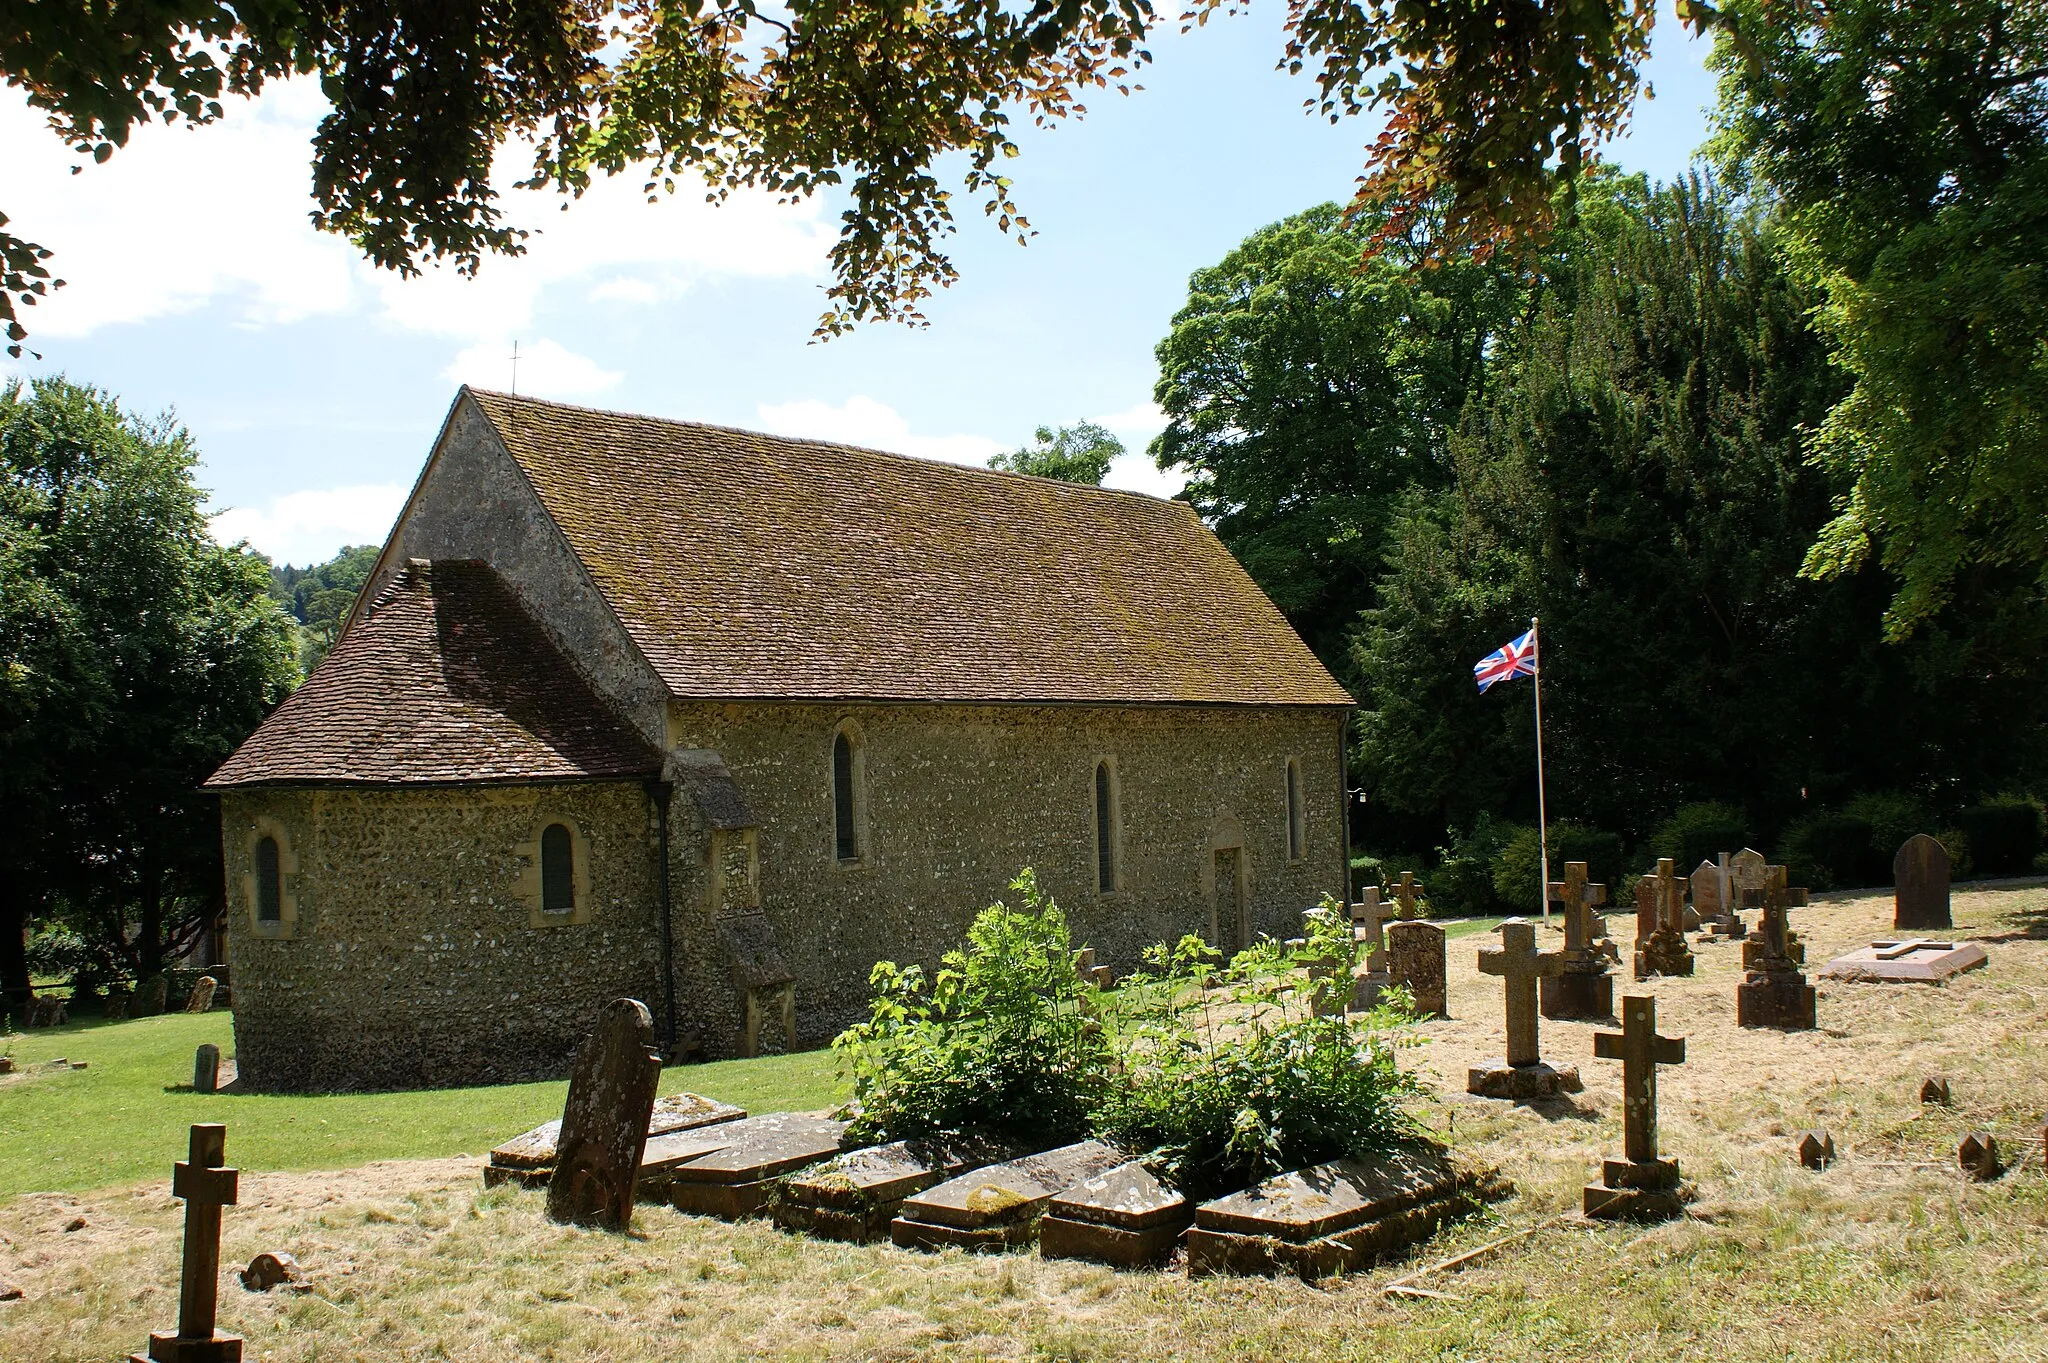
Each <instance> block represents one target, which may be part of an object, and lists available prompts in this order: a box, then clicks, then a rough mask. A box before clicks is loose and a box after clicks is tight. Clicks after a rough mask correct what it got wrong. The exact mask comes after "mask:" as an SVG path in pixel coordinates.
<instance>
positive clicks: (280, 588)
mask: <svg viewBox="0 0 2048 1363" xmlns="http://www.w3.org/2000/svg"><path fill="white" fill-rule="evenodd" d="M381 552H383V551H382V549H381V548H380V547H379V546H377V545H374V544H356V545H349V546H346V547H344V548H343V549H341V550H340V551H339V552H338V553H336V554H335V556H334V557H333V558H331V559H328V560H327V561H326V562H325V563H315V564H313V565H311V566H310V567H306V568H295V567H293V566H292V565H290V564H288V563H285V564H277V565H275V566H273V567H272V568H271V570H270V595H271V599H273V600H275V601H276V602H277V603H278V604H279V605H280V606H282V607H284V609H285V612H286V613H287V614H289V615H290V616H291V617H292V619H293V620H295V621H297V622H298V630H297V634H298V659H299V671H300V672H302V673H304V674H307V675H311V673H312V671H313V669H314V668H316V667H318V666H319V665H320V660H321V659H323V658H325V657H326V656H327V650H329V649H331V648H333V647H334V641H335V639H336V637H337V636H339V635H340V633H341V627H342V625H343V624H344V623H346V622H347V620H348V614H349V612H350V611H352V610H354V609H355V604H356V597H357V596H358V595H359V594H360V593H361V592H362V590H363V584H364V583H366V582H368V581H369V580H370V573H371V572H372V571H373V570H374V569H375V568H376V566H377V555H378V554H379V553H381Z"/></svg>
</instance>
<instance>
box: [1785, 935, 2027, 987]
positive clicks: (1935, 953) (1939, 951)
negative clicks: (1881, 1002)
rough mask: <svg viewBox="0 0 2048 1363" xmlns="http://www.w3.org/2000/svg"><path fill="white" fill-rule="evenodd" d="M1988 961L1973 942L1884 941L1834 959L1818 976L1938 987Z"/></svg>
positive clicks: (1986, 963) (1980, 966) (1918, 939)
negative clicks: (1945, 981)
mask: <svg viewBox="0 0 2048 1363" xmlns="http://www.w3.org/2000/svg"><path fill="white" fill-rule="evenodd" d="M1990 961H1991V957H1990V956H1989V955H1987V954H1986V953H1985V951H1984V948H1983V947H1981V946H1978V945H1977V944H1976V943H1975V942H1946V941H1934V940H1932V939H1930V938H1926V937H1908V938H1906V939H1905V940H1903V941H1895V940H1891V939H1886V940H1884V941H1877V942H1872V943H1871V944H1870V945H1869V946H1867V947H1858V948H1857V949H1856V950H1854V951H1852V952H1850V953H1849V954H1848V955H1846V956H1837V957H1835V959H1834V960H1832V961H1829V962H1828V963H1827V964H1826V965H1824V966H1822V967H1821V972H1820V973H1821V974H1822V976H1824V977H1825V978H1827V979H1831V980H1861V981H1863V982H1865V983H1882V984H1940V983H1942V982H1943V981H1944V980H1947V979H1948V978H1950V977H1951V976H1954V975H1960V974H1962V973H1963V972H1964V971H1966V970H1979V969H1982V968H1983V967H1984V966H1986V965H1988V964H1990Z"/></svg>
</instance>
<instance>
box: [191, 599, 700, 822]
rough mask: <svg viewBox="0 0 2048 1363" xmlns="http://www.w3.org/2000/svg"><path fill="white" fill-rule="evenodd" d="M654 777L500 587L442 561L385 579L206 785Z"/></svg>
mask: <svg viewBox="0 0 2048 1363" xmlns="http://www.w3.org/2000/svg"><path fill="white" fill-rule="evenodd" d="M660 765H661V762H660V758H659V756H658V755H657V754H656V753H655V752H654V751H653V749H652V748H650V747H649V746H648V745H647V744H646V743H644V742H643V741H642V740H641V739H640V737H639V736H638V735H637V734H635V733H634V732H633V731H632V730H631V729H629V728H627V726H626V725H625V724H624V722H623V721H621V720H619V719H618V718H616V717H615V716H614V715H613V713H612V711H611V710H610V709H608V708H607V707H606V706H605V705H604V703H603V702H602V701H600V700H599V699H598V698H597V696H596V695H595V694H593V693H592V691H591V689H590V687H589V685H588V684H587V683H586V682H585V681H584V680H583V678H582V677H581V676H580V675H579V674H578V673H577V672H576V669H575V668H573V667H572V666H570V664H569V663H568V661H567V660H566V659H564V658H563V657H562V655H561V653H560V652H559V651H557V650H556V648H555V646H554V644H553V643H552V642H550V641H549V639H548V637H547V635H546V634H544V633H543V632H542V631H541V629H540V627H539V626H538V625H536V624H535V623H534V621H533V619H532V617H531V616H529V615H528V614H527V613H526V611H525V609H524V608H523V607H522V606H521V605H520V604H519V600H518V598H517V597H515V596H514V595H513V593H512V590H511V588H510V587H508V586H506V584H505V582H504V581H503V579H501V578H500V577H499V576H498V575H497V574H496V573H495V572H493V571H492V570H491V569H490V568H489V567H487V566H485V565H483V564H481V563H471V562H464V561H448V560H441V561H438V562H436V563H434V564H433V565H432V566H431V567H430V568H429V567H427V566H425V565H414V566H412V567H408V568H406V569H405V570H404V571H403V572H401V573H400V574H399V575H398V576H397V577H396V578H395V579H393V580H392V583H391V585H390V586H389V587H387V588H386V589H385V591H384V592H383V593H382V594H381V595H380V596H379V597H378V599H377V601H376V603H375V604H374V605H372V606H371V608H370V610H369V611H368V612H367V613H366V614H365V615H364V616H363V617H362V618H361V619H359V620H357V621H356V622H355V624H354V625H353V626H352V627H351V628H350V629H349V630H348V631H347V632H346V633H345V634H343V635H342V637H341V639H340V641H339V642H337V643H336V644H335V646H334V651H333V652H331V653H329V654H328V655H327V658H326V659H325V661H323V662H322V663H321V664H320V666H319V667H318V668H316V669H315V670H314V672H313V675H312V676H310V677H308V678H307V679H306V681H305V684H304V685H302V686H301V687H299V689H298V690H296V691H294V692H292V694H291V695H290V696H289V697H288V698H287V699H286V700H285V702H284V704H283V705H280V706H279V707H278V708H277V710H276V711H275V712H273V713H272V714H271V716H270V718H268V719H266V720H264V721H263V724H262V726H261V727H260V728H258V729H257V730H256V732H255V733H253V734H251V735H250V736H249V738H248V740H247V741H246V742H244V743H243V744H242V746H241V747H239V748H237V749H236V750H235V752H234V755H233V756H231V757H229V758H228V760H227V761H226V762H225V763H223V764H222V766H221V768H220V770H219V771H216V772H215V773H214V774H213V775H212V776H211V777H209V778H208V779H207V782H206V784H207V785H208V786H209V787H213V788H220V787H224V786H243V785H257V784H263V783H272V782H281V783H291V784H300V783H308V782H345V783H357V784H370V785H408V784H426V783H435V782H445V781H530V780H559V779H574V778H592V777H633V776H645V775H652V774H654V773H655V772H656V771H658V770H659V769H660Z"/></svg>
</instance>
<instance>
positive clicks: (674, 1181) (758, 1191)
mask: <svg viewBox="0 0 2048 1363" xmlns="http://www.w3.org/2000/svg"><path fill="white" fill-rule="evenodd" d="M846 1125H847V1124H846V1123H845V1122H838V1121H833V1120H832V1119H831V1118H829V1117H814V1116H811V1115H810V1114H808V1113H803V1112H770V1113H766V1114H764V1115H762V1116H759V1117H749V1118H747V1119H746V1120H744V1121H738V1122H725V1123H721V1124H720V1125H718V1126H717V1127H713V1128H708V1129H705V1130H701V1131H699V1132H698V1133H697V1134H698V1135H699V1136H701V1137H703V1138H705V1139H709V1140H715V1141H717V1142H719V1148H718V1149H716V1150H713V1151H709V1152H707V1153H705V1154H702V1155H699V1156H697V1157H696V1158H694V1159H687V1160H682V1161H679V1162H677V1163H676V1164H675V1165H674V1166H672V1167H671V1168H669V1169H667V1170H665V1171H664V1174H665V1177H664V1180H663V1182H664V1184H665V1185H666V1189H667V1194H668V1201H669V1205H670V1206H672V1207H674V1208H675V1209H676V1210H677V1211H681V1212H689V1213H692V1214H693V1215H696V1216H717V1217H723V1218H724V1219H725V1220H728V1221H737V1220H739V1219H740V1218H741V1217H746V1216H752V1215H754V1213H756V1212H758V1211H760V1210H761V1209H762V1208H763V1207H764V1206H766V1205H767V1203H768V1200H769V1197H770V1196H771V1195H772V1194H773V1193H774V1191H775V1187H776V1185H777V1183H778V1182H779V1181H780V1180H781V1178H782V1176H783V1175H784V1174H787V1173H791V1172H793V1171H795V1170H798V1169H802V1168H804V1167H806V1166H807V1165H812V1164H816V1163H817V1162H818V1161H819V1160H823V1159H830V1158H831V1157H832V1156H834V1155H836V1154H838V1153H839V1142H840V1139H841V1138H842V1137H844V1136H845V1135H846Z"/></svg>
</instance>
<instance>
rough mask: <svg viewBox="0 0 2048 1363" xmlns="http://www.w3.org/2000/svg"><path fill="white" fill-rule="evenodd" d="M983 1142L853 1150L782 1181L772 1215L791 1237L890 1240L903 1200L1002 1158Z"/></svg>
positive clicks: (918, 1143) (902, 1144)
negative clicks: (793, 1233) (800, 1234)
mask: <svg viewBox="0 0 2048 1363" xmlns="http://www.w3.org/2000/svg"><path fill="white" fill-rule="evenodd" d="M1003 1153H1004V1152H1002V1151H1000V1150H998V1149H996V1148H995V1147H993V1146H991V1145H988V1144H986V1143H984V1142H980V1141H961V1140H954V1141H943V1140H930V1141H925V1140H918V1141H891V1142H890V1143H889V1144H887V1145H876V1146H870V1147H869V1148H868V1149H866V1150H852V1151H848V1152H847V1153H846V1154H843V1155H840V1156H838V1157H837V1158H835V1159H829V1160H827V1161H825V1162H824V1163H823V1164H819V1165H814V1166H812V1167H811V1168H809V1169H806V1170H804V1171H802V1172H801V1173H796V1174H791V1175H790V1176H789V1177H788V1178H786V1179H784V1180H783V1181H782V1194H781V1196H780V1197H777V1198H776V1199H775V1200H774V1201H773V1202H772V1203H770V1205H769V1209H768V1214H769V1215H770V1216H771V1217H773V1218H774V1221H775V1224H776V1225H778V1226H780V1227H781V1228H782V1229H783V1230H787V1231H803V1232H806V1233H808V1234H811V1235H817V1236H822V1237H824V1238H825V1239H828V1240H850V1241H852V1242H854V1243H855V1244H866V1243H867V1242H869V1241H871V1240H880V1239H882V1238H884V1237H885V1236H887V1235H888V1233H889V1223H890V1222H891V1221H893V1220H894V1219H895V1217H896V1214H897V1212H899V1211H900V1210H902V1207H903V1200H904V1199H905V1198H907V1197H910V1196H913V1195H914V1194H917V1193H921V1192H923V1191H924V1190H925V1189H927V1188H931V1187H934V1186H936V1185H938V1184H940V1183H943V1182H945V1181H946V1180H947V1179H949V1178H957V1177H958V1176H959V1175H961V1174H965V1173H969V1172H972V1171H973V1170H976V1169H981V1168H985V1167H986V1166H988V1165H990V1164H993V1163H995V1162H996V1161H997V1160H999V1159H1001V1158H1002V1156H1003Z"/></svg>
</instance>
